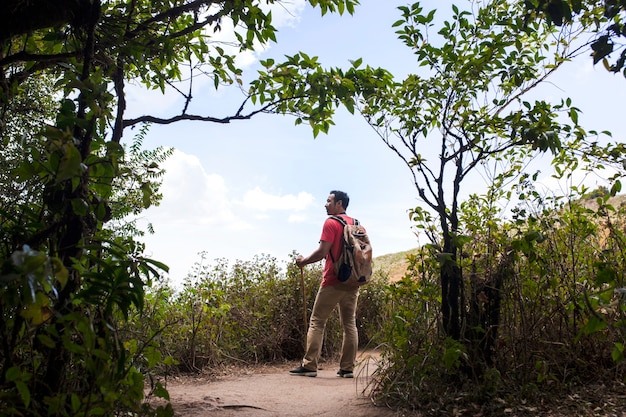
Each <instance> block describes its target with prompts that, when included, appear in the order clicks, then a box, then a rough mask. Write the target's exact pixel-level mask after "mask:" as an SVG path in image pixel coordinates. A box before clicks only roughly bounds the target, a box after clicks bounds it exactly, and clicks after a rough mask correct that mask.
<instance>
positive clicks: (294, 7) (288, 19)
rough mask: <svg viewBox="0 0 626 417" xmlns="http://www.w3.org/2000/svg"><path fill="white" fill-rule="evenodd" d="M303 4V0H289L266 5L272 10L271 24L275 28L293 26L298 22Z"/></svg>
mask: <svg viewBox="0 0 626 417" xmlns="http://www.w3.org/2000/svg"><path fill="white" fill-rule="evenodd" d="M305 4H306V3H305V1H304V0H291V1H288V2H276V3H273V4H270V5H267V7H269V10H271V12H272V25H273V26H274V27H276V28H280V27H284V26H287V27H294V26H295V25H296V24H297V23H298V22H300V16H301V15H302V12H303V11H304V6H305Z"/></svg>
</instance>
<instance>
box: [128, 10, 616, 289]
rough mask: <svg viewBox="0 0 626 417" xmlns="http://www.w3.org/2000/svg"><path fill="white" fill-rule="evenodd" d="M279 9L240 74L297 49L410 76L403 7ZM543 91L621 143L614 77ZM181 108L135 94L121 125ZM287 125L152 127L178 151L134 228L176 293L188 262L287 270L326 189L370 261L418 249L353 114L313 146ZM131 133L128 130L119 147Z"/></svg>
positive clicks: (372, 137) (214, 109)
mask: <svg viewBox="0 0 626 417" xmlns="http://www.w3.org/2000/svg"><path fill="white" fill-rule="evenodd" d="M449 3H451V2H449V1H437V2H435V1H431V2H422V4H423V5H424V7H425V8H427V7H431V6H433V7H434V5H436V7H439V8H440V9H442V10H448V9H449V7H446V5H447V4H449ZM462 3H464V2H462V1H460V2H458V4H462ZM288 4H289V10H286V9H281V8H277V9H274V11H273V15H274V25H275V26H276V27H277V29H278V34H277V43H276V44H271V45H270V46H268V47H266V48H265V49H263V50H260V51H259V52H258V53H257V54H256V55H254V54H247V55H246V56H243V57H241V61H240V63H241V65H243V66H244V67H245V71H246V73H250V74H254V72H255V71H256V70H258V69H259V68H260V66H259V64H258V60H259V59H266V58H274V59H275V60H276V61H279V60H280V59H282V57H283V56H285V55H293V54H295V53H296V52H298V51H303V52H305V53H307V54H308V55H310V56H318V57H319V62H321V63H322V65H323V66H325V67H332V66H340V67H344V68H347V67H348V66H349V65H350V62H349V61H350V60H354V59H357V58H363V61H364V63H365V64H368V65H370V66H372V67H379V66H380V67H384V68H387V69H389V70H390V71H391V72H392V73H394V74H395V75H396V76H399V77H402V76H403V75H405V74H406V73H409V72H412V71H415V70H416V68H415V67H416V65H415V58H414V56H413V55H412V52H411V51H410V50H409V49H408V48H407V47H405V46H404V44H403V43H402V42H401V41H400V40H398V39H397V37H396V35H395V33H394V29H393V28H392V24H393V22H395V21H396V20H398V19H399V18H400V12H399V11H398V10H397V7H398V6H402V5H405V4H406V2H405V1H396V0H385V1H384V2H383V1H380V0H362V1H361V5H360V6H358V7H357V8H356V12H355V14H354V15H353V16H350V15H344V16H339V15H328V14H327V15H326V16H324V17H321V16H320V12H319V9H313V8H311V7H310V6H308V5H306V6H305V5H304V2H303V1H302V0H292V1H290V2H288ZM195 87H196V88H197V90H196V91H195V93H194V101H193V108H192V112H195V113H199V114H203V115H211V116H217V117H219V116H226V115H230V114H233V113H234V112H235V111H236V109H237V107H238V105H239V104H240V101H241V93H240V92H238V91H237V90H236V89H220V90H218V91H217V92H216V91H214V90H213V89H212V88H211V86H210V85H208V84H207V85H202V84H196V86H195ZM542 88H545V89H544V90H542V91H541V92H539V93H538V94H545V96H547V97H550V96H569V97H571V98H572V99H573V100H574V103H576V104H577V106H578V107H579V108H581V110H582V111H583V115H582V117H581V120H582V124H583V125H584V126H586V127H588V128H589V129H594V128H595V129H598V130H604V129H608V130H611V131H613V133H614V139H618V138H620V137H621V138H622V141H623V140H624V139H626V138H624V131H626V129H624V128H625V127H626V122H625V121H624V116H623V108H622V107H621V106H620V105H619V100H620V99H621V98H623V97H626V80H624V79H623V78H620V76H614V75H612V74H608V73H607V72H606V71H605V70H604V69H603V68H601V67H600V66H598V67H593V65H591V60H590V59H587V57H585V59H582V60H580V62H577V63H572V64H571V65H570V66H569V67H568V70H567V71H564V72H563V74H562V75H560V76H559V78H558V79H554V80H553V81H552V83H551V84H550V85H548V86H546V87H542ZM608 92H610V93H608ZM180 106H181V102H180V100H178V99H177V98H176V97H175V96H173V95H171V94H166V95H165V96H162V95H160V94H158V93H150V94H149V93H147V92H145V91H142V90H139V89H134V90H131V91H130V93H129V97H128V110H127V113H126V117H127V118H131V117H135V116H139V115H142V114H154V115H167V114H176V113H177V112H179V109H180ZM294 121H295V120H294V118H293V117H290V116H276V115H260V116H257V117H254V118H253V119H251V120H247V121H238V122H233V123H230V124H224V125H223V124H215V123H208V122H182V123H174V124H171V125H152V126H151V127H150V130H149V133H148V135H147V136H146V138H145V139H144V146H145V147H146V148H150V149H152V148H154V147H157V146H166V147H174V148H175V149H176V151H175V153H174V155H173V156H172V157H171V158H169V159H168V161H167V162H166V163H165V164H164V167H165V169H166V175H165V177H164V181H163V185H162V188H161V192H162V193H163V195H164V198H163V200H162V202H161V204H160V205H159V206H158V207H151V208H149V209H148V210H146V211H145V212H143V213H142V214H141V216H140V219H139V220H140V225H145V224H147V223H151V224H152V226H153V228H154V231H155V233H154V234H152V235H150V234H148V235H147V236H146V237H144V238H143V241H144V242H145V243H146V252H145V255H146V256H147V257H150V258H153V259H156V260H159V261H161V262H164V263H166V264H167V265H168V266H169V267H170V271H169V278H170V281H171V283H172V284H173V285H175V286H176V285H178V284H180V283H181V282H183V279H184V278H185V277H186V276H187V274H189V273H190V272H191V270H192V267H193V266H194V264H195V263H202V264H203V265H206V264H211V263H214V262H215V260H217V259H226V260H228V261H229V262H230V263H231V264H232V262H234V261H236V260H242V261H249V260H253V258H254V257H255V256H257V255H267V256H271V257H274V258H276V259H277V260H278V261H279V262H287V260H288V259H289V255H290V254H291V253H292V252H294V251H295V252H297V253H299V254H303V255H308V254H309V253H310V252H312V251H313V250H314V249H316V248H317V246H318V241H319V237H320V235H321V227H322V223H323V221H324V219H325V218H326V212H325V209H324V203H325V201H326V198H327V196H328V194H329V192H330V191H331V190H335V189H338V190H342V191H345V192H347V193H348V194H349V196H350V204H349V207H348V210H347V212H348V214H349V215H351V216H353V217H356V218H357V219H359V220H360V221H361V223H362V224H364V225H365V227H366V228H367V230H368V234H369V236H370V239H371V241H372V246H373V250H374V256H380V255H384V254H389V253H395V252H401V251H406V250H409V249H412V248H415V247H417V246H420V245H422V244H424V243H426V242H425V241H424V238H418V236H417V235H416V234H415V233H414V230H413V224H412V223H411V221H410V220H409V216H408V211H409V210H410V209H412V208H415V207H416V206H419V205H420V201H419V200H418V198H417V192H416V189H415V186H414V184H413V183H412V178H411V175H410V171H409V169H408V168H407V167H406V166H405V165H404V163H403V162H402V161H401V160H400V159H399V158H398V157H397V156H396V155H395V154H394V153H392V152H391V151H390V150H389V149H388V148H387V147H386V146H385V144H384V143H383V142H382V141H381V140H380V138H378V136H377V135H376V133H375V132H374V131H373V130H372V129H371V128H370V127H369V126H368V125H367V123H366V122H365V121H364V120H363V119H362V118H361V117H360V116H359V115H350V114H349V113H347V112H346V111H345V110H341V111H339V112H338V114H337V116H336V117H335V120H334V121H335V126H332V127H331V129H330V131H329V134H327V135H324V134H320V135H319V136H318V137H317V138H313V134H312V131H311V129H310V128H309V127H308V126H307V125H300V126H295V125H294ZM620 131H621V133H618V132H620ZM132 135H133V132H132V131H127V132H125V141H130V140H131V138H132ZM620 135H621V136H620ZM546 175H547V174H546ZM546 181H548V182H549V180H548V179H547V178H546ZM592 181H597V180H596V179H593V180H592ZM592 185H593V184H592ZM472 191H473V192H475V191H478V192H479V191H481V189H480V187H478V188H477V189H476V190H472Z"/></svg>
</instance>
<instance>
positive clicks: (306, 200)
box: [243, 187, 314, 211]
mask: <svg viewBox="0 0 626 417" xmlns="http://www.w3.org/2000/svg"><path fill="white" fill-rule="evenodd" d="M313 201H314V198H313V196H312V195H311V194H309V193H306V192H300V193H298V195H297V196H296V195H293V194H288V195H284V196H275V195H271V194H268V193H266V192H265V191H263V190H261V189H260V188H259V187H256V188H255V189H253V190H250V191H248V192H247V193H246V195H245V196H244V198H243V205H244V206H246V207H248V208H252V209H256V210H260V211H268V210H295V211H302V210H306V209H307V208H308V207H309V206H310V205H311V203H312V202H313Z"/></svg>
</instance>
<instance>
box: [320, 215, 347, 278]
mask: <svg viewBox="0 0 626 417" xmlns="http://www.w3.org/2000/svg"><path fill="white" fill-rule="evenodd" d="M337 216H340V217H342V218H343V219H344V220H345V221H346V223H348V224H354V219H352V217H348V216H347V215H345V214H337ZM342 234H343V225H342V224H341V223H339V222H338V221H337V220H335V219H332V218H330V217H328V218H327V219H326V221H325V222H324V226H323V227H322V237H321V238H320V241H324V242H331V246H330V252H329V253H328V255H326V262H325V263H324V274H323V276H322V284H321V285H322V287H327V286H329V285H336V284H339V283H340V281H339V278H337V273H336V272H335V265H334V264H333V259H337V258H338V257H339V255H340V254H341V236H342ZM331 253H332V256H333V257H332V258H331V256H330V255H331Z"/></svg>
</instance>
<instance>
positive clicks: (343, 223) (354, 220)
mask: <svg viewBox="0 0 626 417" xmlns="http://www.w3.org/2000/svg"><path fill="white" fill-rule="evenodd" d="M330 218H331V219H335V220H337V221H338V222H339V223H341V224H342V226H347V225H348V223H346V221H345V220H344V218H343V217H341V216H335V215H332V216H330ZM352 221H353V222H354V224H355V225H358V224H359V221H358V220H357V219H355V218H354V217H352Z"/></svg>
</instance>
